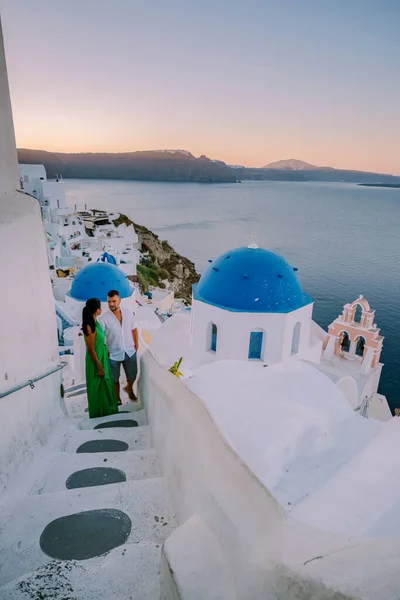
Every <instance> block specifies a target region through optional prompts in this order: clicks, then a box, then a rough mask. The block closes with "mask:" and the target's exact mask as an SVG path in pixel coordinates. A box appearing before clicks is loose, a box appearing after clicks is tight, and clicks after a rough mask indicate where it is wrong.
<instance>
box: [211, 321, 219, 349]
mask: <svg viewBox="0 0 400 600" xmlns="http://www.w3.org/2000/svg"><path fill="white" fill-rule="evenodd" d="M217 337H218V328H217V326H216V324H215V323H212V324H211V340H210V350H212V352H216V351H217Z"/></svg>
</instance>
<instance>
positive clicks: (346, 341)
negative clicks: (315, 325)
mask: <svg viewBox="0 0 400 600" xmlns="http://www.w3.org/2000/svg"><path fill="white" fill-rule="evenodd" d="M340 347H341V349H342V351H343V352H349V350H350V338H349V334H348V333H347V331H343V333H342V341H341V342H340Z"/></svg>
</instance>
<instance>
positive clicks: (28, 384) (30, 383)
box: [0, 361, 68, 399]
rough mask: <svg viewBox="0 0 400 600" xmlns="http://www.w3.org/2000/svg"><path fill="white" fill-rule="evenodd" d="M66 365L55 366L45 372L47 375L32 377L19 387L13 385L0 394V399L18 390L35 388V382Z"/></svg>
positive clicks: (62, 363) (65, 363) (63, 363)
mask: <svg viewBox="0 0 400 600" xmlns="http://www.w3.org/2000/svg"><path fill="white" fill-rule="evenodd" d="M67 364H68V363H67V362H65V361H63V362H61V363H60V364H59V365H57V366H56V367H54V368H53V369H51V370H50V371H47V373H44V374H43V375H39V376H38V377H34V378H33V379H28V380H27V381H25V382H24V383H21V384H19V385H14V387H12V388H10V389H9V390H7V391H6V392H1V393H0V399H1V398H5V397H6V396H10V394H14V392H18V391H19V390H23V389H24V388H26V387H30V388H31V389H32V390H33V389H34V387H35V383H36V382H37V381H40V380H41V379H46V377H49V376H50V375H53V374H54V373H57V371H61V369H63V368H64V367H66V366H67Z"/></svg>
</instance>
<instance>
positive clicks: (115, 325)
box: [99, 308, 137, 360]
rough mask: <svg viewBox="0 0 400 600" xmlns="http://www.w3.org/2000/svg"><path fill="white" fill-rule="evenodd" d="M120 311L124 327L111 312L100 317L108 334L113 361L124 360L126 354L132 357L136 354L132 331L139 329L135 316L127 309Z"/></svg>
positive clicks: (107, 339)
mask: <svg viewBox="0 0 400 600" xmlns="http://www.w3.org/2000/svg"><path fill="white" fill-rule="evenodd" d="M120 310H121V313H122V325H121V323H120V322H119V320H118V318H117V317H116V316H115V315H114V313H113V312H111V310H107V311H106V312H105V313H103V314H102V315H100V317H99V322H100V325H101V326H102V328H103V329H104V332H105V334H106V343H107V347H108V349H109V351H110V358H111V360H124V358H125V353H126V354H127V355H128V356H129V357H131V356H133V355H134V354H135V352H136V350H135V346H134V343H133V337H132V329H136V327H137V323H136V318H135V315H134V314H133V313H131V312H130V311H129V310H128V309H126V308H121V309H120Z"/></svg>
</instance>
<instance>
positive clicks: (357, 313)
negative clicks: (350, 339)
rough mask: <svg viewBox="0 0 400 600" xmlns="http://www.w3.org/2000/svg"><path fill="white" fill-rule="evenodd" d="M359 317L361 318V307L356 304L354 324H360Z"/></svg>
mask: <svg viewBox="0 0 400 600" xmlns="http://www.w3.org/2000/svg"><path fill="white" fill-rule="evenodd" d="M361 317H362V307H361V304H357V306H356V312H355V313H354V322H355V323H361Z"/></svg>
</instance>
